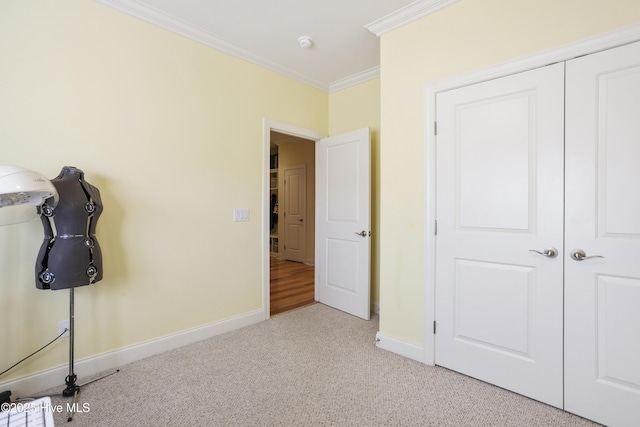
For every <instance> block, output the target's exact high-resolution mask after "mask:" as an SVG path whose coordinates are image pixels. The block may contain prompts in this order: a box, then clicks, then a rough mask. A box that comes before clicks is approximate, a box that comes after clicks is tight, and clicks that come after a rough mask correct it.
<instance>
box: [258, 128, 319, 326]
mask: <svg viewBox="0 0 640 427" xmlns="http://www.w3.org/2000/svg"><path fill="white" fill-rule="evenodd" d="M271 131H275V132H279V133H284V134H287V135H291V136H297V137H300V138H304V139H308V140H312V141H314V142H317V141H318V140H320V139H322V138H325V137H326V135H325V134H323V133H321V132H317V131H314V130H311V129H306V128H303V127H300V126H295V125H291V124H288V123H284V122H279V121H277V120H272V119H268V118H263V120H262V145H263V149H262V227H261V230H262V313H263V314H262V317H263V319H264V320H267V319H269V318H270V317H271V313H270V312H271V300H270V288H271V286H270V277H269V276H270V274H269V257H270V256H271V255H270V253H269V228H270V227H269V213H270V210H271V205H270V202H271V195H270V189H269V183H270V178H271V176H270V172H271V168H270V166H271V164H270V163H269V161H270V155H271Z"/></svg>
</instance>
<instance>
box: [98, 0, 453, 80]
mask: <svg viewBox="0 0 640 427" xmlns="http://www.w3.org/2000/svg"><path fill="white" fill-rule="evenodd" d="M97 1H99V2H100V3H103V4H105V5H107V6H110V7H113V8H115V9H118V10H120V11H122V12H125V13H127V14H129V15H132V16H135V17H137V18H140V19H143V20H145V21H147V22H151V23H153V24H155V25H158V26H160V27H163V28H166V29H168V30H170V31H174V32H176V33H179V34H181V35H184V36H186V37H189V38H192V39H194V40H197V41H199V42H202V43H205V44H207V45H209V46H211V47H214V48H216V49H219V50H222V51H225V52H227V53H230V54H233V55H234V56H238V57H240V58H243V59H246V60H249V61H251V62H253V63H256V64H258V65H261V66H263V67H265V68H267V69H271V70H273V71H276V72H279V73H280V74H283V75H286V76H288V77H291V78H294V79H296V80H299V81H301V82H303V83H306V84H309V85H311V86H314V87H316V88H319V89H321V90H325V91H327V92H331V91H332V90H339V89H341V88H343V87H348V86H350V85H351V84H357V83H360V82H362V81H366V80H369V79H371V78H376V77H378V75H379V68H378V67H379V63H380V49H379V38H378V37H377V36H378V35H380V34H381V33H383V32H385V31H386V30H388V29H389V25H388V22H390V23H392V24H393V25H396V24H397V23H403V22H404V21H405V20H409V21H411V20H414V19H417V18H418V17H420V16H423V15H424V14H426V13H431V12H432V11H434V10H435V9H438V8H440V7H444V5H447V4H448V3H451V2H452V1H456V0H418V1H416V0H316V1H312V0H97ZM374 33H375V34H374ZM301 36H308V37H311V39H312V40H313V43H312V45H311V47H309V48H306V49H305V48H302V47H301V46H300V44H299V42H298V39H299V38H300V37H301Z"/></svg>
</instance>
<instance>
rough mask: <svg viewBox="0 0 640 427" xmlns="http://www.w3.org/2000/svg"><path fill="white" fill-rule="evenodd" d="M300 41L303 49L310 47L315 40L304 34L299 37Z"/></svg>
mask: <svg viewBox="0 0 640 427" xmlns="http://www.w3.org/2000/svg"><path fill="white" fill-rule="evenodd" d="M298 43H300V47H301V48H303V49H309V48H310V47H311V45H312V44H313V40H311V37H309V36H302V37H299V38H298Z"/></svg>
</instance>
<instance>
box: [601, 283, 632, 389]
mask: <svg viewBox="0 0 640 427" xmlns="http://www.w3.org/2000/svg"><path fill="white" fill-rule="evenodd" d="M639 308H640V279H637V278H623V277H615V276H607V275H598V279H597V297H596V313H595V318H596V322H597V342H596V351H597V357H596V360H597V361H598V368H597V374H596V376H597V378H598V381H601V382H606V383H609V385H612V386H615V387H621V388H626V389H629V390H630V391H631V392H633V393H637V394H638V395H639V396H640V369H638V361H639V360H640V330H639V328H638V325H640V309H639Z"/></svg>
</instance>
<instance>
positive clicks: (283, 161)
mask: <svg viewBox="0 0 640 427" xmlns="http://www.w3.org/2000/svg"><path fill="white" fill-rule="evenodd" d="M315 149H316V147H315V141H309V140H305V139H300V140H297V141H292V142H287V143H285V144H281V145H279V146H278V166H279V169H278V188H281V189H284V171H285V169H287V168H289V167H293V166H298V165H306V183H307V187H306V195H307V203H306V218H305V221H306V229H305V232H306V235H305V239H306V242H305V262H306V263H308V264H313V263H314V262H315V235H316V234H315V233H316V221H315V217H316V203H315V199H316V179H315V177H316V162H315V159H316V156H315ZM278 201H279V205H278V209H280V210H281V212H284V193H283V192H279V199H278ZM279 221H282V223H280V224H279V227H278V238H279V239H278V240H279V245H278V250H279V251H280V254H281V256H282V255H283V254H284V233H283V228H284V227H283V225H284V217H280V218H279Z"/></svg>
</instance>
